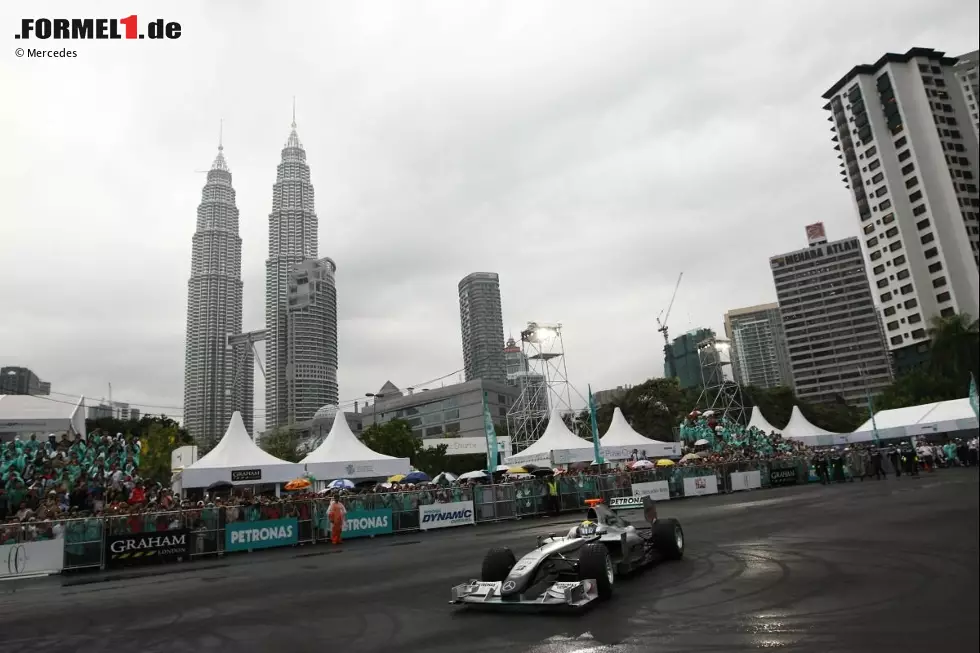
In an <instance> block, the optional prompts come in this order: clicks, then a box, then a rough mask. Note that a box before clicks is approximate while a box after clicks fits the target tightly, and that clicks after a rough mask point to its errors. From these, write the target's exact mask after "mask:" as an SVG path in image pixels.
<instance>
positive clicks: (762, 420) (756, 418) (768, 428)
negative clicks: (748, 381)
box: [749, 406, 782, 434]
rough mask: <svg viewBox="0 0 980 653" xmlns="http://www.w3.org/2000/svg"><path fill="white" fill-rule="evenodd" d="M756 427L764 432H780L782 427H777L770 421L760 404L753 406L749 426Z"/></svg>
mask: <svg viewBox="0 0 980 653" xmlns="http://www.w3.org/2000/svg"><path fill="white" fill-rule="evenodd" d="M753 426H754V427H755V428H757V429H759V430H760V431H762V432H763V433H767V434H768V433H774V432H775V433H779V432H780V431H781V430H782V429H777V428H776V427H775V426H773V425H772V424H770V423H769V420H767V419H766V417H765V415H763V414H762V411H761V410H759V407H758V406H753V407H752V417H751V419H749V428H752V427H753Z"/></svg>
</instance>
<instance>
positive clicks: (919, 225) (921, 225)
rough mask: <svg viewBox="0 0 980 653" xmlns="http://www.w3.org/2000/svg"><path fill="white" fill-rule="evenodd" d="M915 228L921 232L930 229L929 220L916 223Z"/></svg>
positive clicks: (924, 219)
mask: <svg viewBox="0 0 980 653" xmlns="http://www.w3.org/2000/svg"><path fill="white" fill-rule="evenodd" d="M915 226H916V227H917V228H918V229H919V231H922V230H923V229H926V228H928V227H929V218H923V219H922V220H919V221H918V222H916V223H915Z"/></svg>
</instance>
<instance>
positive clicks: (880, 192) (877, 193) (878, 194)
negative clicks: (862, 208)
mask: <svg viewBox="0 0 980 653" xmlns="http://www.w3.org/2000/svg"><path fill="white" fill-rule="evenodd" d="M887 192H888V186H882V187H881V188H879V189H877V190H876V191H875V197H881V196H882V195H884V194H885V193H887Z"/></svg>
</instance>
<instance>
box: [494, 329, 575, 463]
mask: <svg viewBox="0 0 980 653" xmlns="http://www.w3.org/2000/svg"><path fill="white" fill-rule="evenodd" d="M521 359H522V361H523V364H524V370H523V371H522V372H521V373H520V374H519V376H518V383H519V386H520V389H521V394H520V396H519V397H518V398H517V401H515V402H514V404H513V406H511V409H510V411H509V412H508V413H507V430H508V432H509V433H510V436H511V440H512V443H513V445H514V451H515V453H516V452H518V451H522V450H524V449H526V448H527V447H528V446H530V445H531V444H532V443H533V442H534V441H535V440H537V439H538V438H539V437H541V434H542V432H543V431H544V428H543V425H544V422H545V420H547V419H548V415H549V414H550V411H551V410H555V409H557V410H558V411H560V412H561V413H562V414H565V413H570V412H572V401H571V393H570V389H571V386H570V384H569V382H568V370H567V368H566V367H565V344H564V341H563V340H562V335H561V324H558V323H545V322H528V323H527V328H526V329H524V330H523V331H521Z"/></svg>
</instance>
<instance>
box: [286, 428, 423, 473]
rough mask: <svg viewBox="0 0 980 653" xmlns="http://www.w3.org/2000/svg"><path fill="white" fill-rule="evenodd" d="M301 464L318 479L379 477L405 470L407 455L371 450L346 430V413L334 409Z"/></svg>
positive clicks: (407, 469) (406, 467)
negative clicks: (319, 440)
mask: <svg viewBox="0 0 980 653" xmlns="http://www.w3.org/2000/svg"><path fill="white" fill-rule="evenodd" d="M300 464H301V465H306V471H308V472H309V473H311V474H313V476H315V477H316V478H317V479H319V480H329V479H337V478H380V477H386V478H387V477H388V476H394V475H395V474H408V472H409V471H410V470H411V467H412V466H411V462H410V461H409V460H408V458H395V457H393V456H386V455H384V454H381V453H378V452H376V451H372V450H371V449H369V448H368V446H367V445H366V444H364V443H363V442H361V441H360V440H358V439H357V436H355V435H354V433H353V432H352V431H351V430H350V425H349V424H348V423H347V416H346V415H345V414H344V413H343V412H338V413H337V416H336V417H335V418H334V420H333V426H332V427H330V433H329V434H328V435H327V437H326V439H325V440H324V441H323V442H322V443H321V444H320V446H319V447H317V448H316V449H315V450H313V451H312V452H310V454H309V455H307V456H306V458H304V459H303V460H301V461H300Z"/></svg>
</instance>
